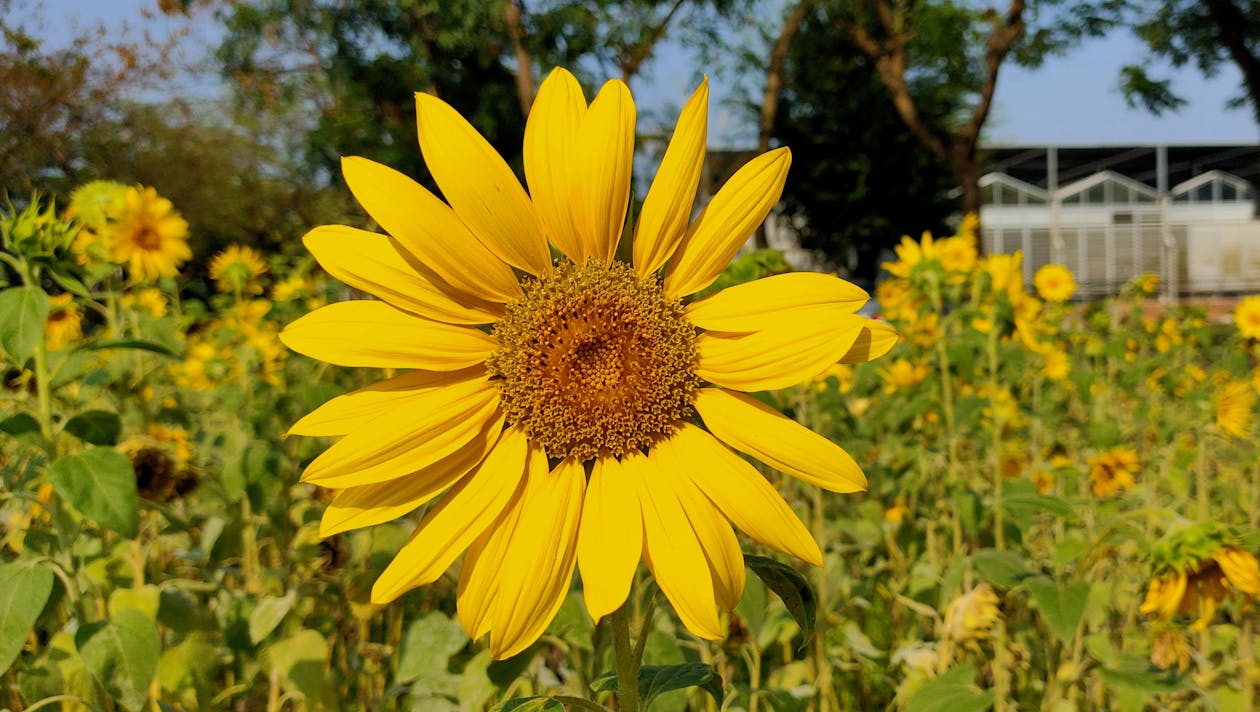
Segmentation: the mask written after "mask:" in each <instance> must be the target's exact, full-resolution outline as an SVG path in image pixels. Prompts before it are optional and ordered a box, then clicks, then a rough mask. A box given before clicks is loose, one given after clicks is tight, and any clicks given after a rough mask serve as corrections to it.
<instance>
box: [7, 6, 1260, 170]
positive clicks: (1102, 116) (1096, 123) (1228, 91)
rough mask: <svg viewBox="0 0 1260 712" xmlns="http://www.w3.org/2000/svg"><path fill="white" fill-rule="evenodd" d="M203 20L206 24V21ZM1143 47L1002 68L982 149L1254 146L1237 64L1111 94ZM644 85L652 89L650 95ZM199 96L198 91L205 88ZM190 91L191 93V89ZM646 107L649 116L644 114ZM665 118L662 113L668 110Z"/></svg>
mask: <svg viewBox="0 0 1260 712" xmlns="http://www.w3.org/2000/svg"><path fill="white" fill-rule="evenodd" d="M15 1H16V3H17V4H18V5H19V6H21V5H25V6H26V7H36V8H40V9H39V10H37V11H36V12H37V13H38V15H39V21H38V22H37V23H36V25H35V26H34V27H33V28H32V29H33V30H34V31H35V32H37V33H38V34H40V35H42V36H44V37H47V38H49V39H50V40H51V41H53V42H56V41H58V40H59V39H64V38H65V37H66V36H68V32H67V30H66V29H65V28H67V27H76V26H77V27H78V28H81V29H86V28H91V27H93V26H95V25H96V24H98V23H102V24H104V25H105V26H107V27H110V28H116V27H119V26H120V25H122V24H123V23H126V24H127V25H128V26H130V27H131V28H132V29H133V30H140V29H143V28H147V27H157V28H161V27H162V26H164V25H168V24H169V23H167V22H164V21H163V20H162V19H161V18H158V19H148V20H146V19H144V18H143V17H142V14H141V11H142V9H143V8H152V7H154V6H155V5H156V2H155V1H154V0H43V1H42V2H40V0H15ZM203 21H204V22H209V18H208V17H204V18H203ZM197 29H198V31H197V32H196V35H197V36H199V37H200V38H201V39H202V40H203V42H205V43H208V42H210V40H209V39H207V38H211V37H213V28H211V27H208V26H206V27H201V28H197ZM676 57H678V55H677V54H676V53H671V52H668V51H666V52H664V53H662V55H661V57H660V59H659V60H658V61H656V62H654V63H652V64H651V65H649V66H648V67H647V70H648V71H649V72H650V74H649V75H647V76H645V77H644V79H643V81H640V82H637V83H636V87H635V89H636V91H637V92H638V94H639V98H640V103H644V102H645V100H646V101H647V102H651V103H659V104H661V105H663V106H668V107H677V106H680V105H681V104H682V102H683V101H684V100H685V98H686V95H687V94H688V93H689V92H690V90H691V88H692V87H690V86H688V84H689V82H690V77H689V76H688V75H689V74H690V68H688V69H687V70H686V71H684V70H681V69H678V68H675V67H676V64H677V63H681V62H682V61H683V60H682V59H681V58H678V59H676ZM1141 59H1142V47H1141V45H1140V44H1139V43H1138V42H1137V41H1136V40H1134V39H1133V38H1132V37H1131V36H1130V35H1129V34H1128V33H1127V32H1126V31H1123V30H1120V31H1117V32H1115V33H1113V34H1112V36H1109V37H1107V38H1105V39H1097V40H1092V41H1089V42H1087V43H1085V44H1084V45H1082V46H1081V47H1079V48H1078V49H1076V50H1075V51H1073V52H1072V53H1070V54H1068V55H1067V56H1064V57H1056V58H1051V59H1050V60H1049V61H1047V62H1046V64H1045V65H1044V66H1042V67H1040V68H1038V69H1036V70H1026V69H1022V68H1019V67H1014V66H1008V67H1005V68H1003V73H1002V74H1001V75H1000V79H999V84H998V90H997V94H996V105H995V107H994V111H993V115H992V118H991V119H990V122H989V125H988V127H987V133H986V138H987V141H986V142H987V143H990V144H994V143H1000V144H1014V143H1053V144H1090V143H1148V142H1166V143H1200V142H1204V143H1207V142H1211V143H1217V142H1239V143H1249V142H1256V141H1260V127H1257V126H1256V124H1255V123H1254V122H1253V121H1252V119H1251V118H1250V116H1249V114H1248V112H1247V111H1246V110H1227V109H1226V108H1225V103H1226V102H1227V101H1228V100H1229V98H1230V97H1232V96H1234V95H1235V94H1237V93H1238V87H1239V76H1240V75H1239V73H1238V71H1237V69H1235V68H1234V67H1233V65H1229V66H1227V67H1226V68H1225V69H1224V71H1222V72H1221V73H1220V74H1219V75H1218V76H1216V77H1214V78H1210V79H1204V78H1203V77H1202V76H1200V75H1199V74H1198V72H1197V71H1195V70H1194V69H1192V68H1189V69H1185V70H1183V71H1179V72H1176V73H1172V76H1173V78H1174V88H1175V90H1176V91H1178V92H1180V93H1182V94H1184V95H1185V96H1186V98H1187V99H1189V102H1190V103H1189V105H1188V106H1186V107H1185V108H1183V109H1182V110H1181V111H1180V112H1178V113H1176V114H1168V115H1165V116H1161V117H1156V116H1152V115H1151V114H1149V113H1147V112H1145V111H1144V110H1142V109H1132V108H1129V107H1128V106H1126V105H1125V103H1124V99H1123V98H1122V97H1121V96H1120V94H1119V92H1118V91H1117V88H1116V87H1117V84H1118V78H1117V72H1118V67H1119V66H1121V65H1123V64H1129V63H1134V62H1139V61H1140V60H1141ZM646 82H651V84H652V86H651V90H650V91H646V89H647V87H646V86H645V83H646ZM710 83H711V87H712V94H713V97H714V101H713V106H714V115H713V116H712V118H711V121H710V125H711V127H712V130H713V132H714V134H715V135H714V136H713V137H712V143H714V144H726V145H729V144H738V143H742V142H744V139H745V137H748V136H755V134H754V133H753V131H754V129H753V127H752V126H751V125H750V124H749V123H748V122H747V121H745V120H743V119H741V118H740V117H739V116H738V115H736V114H734V113H732V112H730V111H729V110H723V109H721V108H720V102H721V99H722V97H723V96H726V95H729V94H730V93H731V90H732V88H731V87H729V86H724V85H723V82H722V80H721V78H720V77H717V76H711V77H710ZM202 90H204V87H203V88H202ZM190 91H193V88H191V87H190ZM642 108H643V109H646V110H649V111H650V109H651V107H650V106H644V107H642ZM666 110H667V111H668V109H666Z"/></svg>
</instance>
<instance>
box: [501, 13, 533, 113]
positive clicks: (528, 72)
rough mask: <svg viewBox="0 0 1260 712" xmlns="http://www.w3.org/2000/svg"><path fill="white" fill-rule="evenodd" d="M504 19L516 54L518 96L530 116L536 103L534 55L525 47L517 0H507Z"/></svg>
mask: <svg viewBox="0 0 1260 712" xmlns="http://www.w3.org/2000/svg"><path fill="white" fill-rule="evenodd" d="M503 21H504V22H505V23H507V30H508V36H509V37H510V38H511V39H512V54H514V55H515V56H516V96H517V99H518V100H519V101H520V102H521V113H522V114H524V115H525V116H529V109H530V107H532V106H533V105H534V92H535V88H534V57H533V55H531V54H530V53H529V50H528V49H527V48H526V47H525V26H524V25H523V24H522V22H521V6H520V5H518V4H517V2H516V0H507V2H506V3H505V4H504V6H503Z"/></svg>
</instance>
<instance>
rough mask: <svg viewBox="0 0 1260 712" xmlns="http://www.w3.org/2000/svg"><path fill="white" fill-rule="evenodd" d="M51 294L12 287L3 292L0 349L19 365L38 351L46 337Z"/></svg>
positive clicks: (0, 313) (35, 289) (38, 290)
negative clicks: (45, 320)
mask: <svg viewBox="0 0 1260 712" xmlns="http://www.w3.org/2000/svg"><path fill="white" fill-rule="evenodd" d="M48 311H49V306H48V295H46V294H44V292H43V290H40V289H37V288H35V287H12V288H9V289H6V290H4V291H3V292H0V346H3V347H4V350H5V351H6V352H8V354H9V357H10V358H12V359H13V360H14V361H16V362H18V363H22V362H24V361H26V359H28V358H30V357H31V354H33V353H34V352H35V345H36V344H38V343H39V342H40V341H41V340H42V339H43V338H44V319H46V318H47V317H48Z"/></svg>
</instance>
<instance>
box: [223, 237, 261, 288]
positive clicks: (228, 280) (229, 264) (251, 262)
mask: <svg viewBox="0 0 1260 712" xmlns="http://www.w3.org/2000/svg"><path fill="white" fill-rule="evenodd" d="M266 272H267V263H266V261H264V260H263V257H262V255H261V254H259V253H258V251H257V250H255V249H253V248H252V247H245V246H243V245H230V246H229V247H228V248H227V249H225V250H223V251H222V252H219V253H218V254H216V255H215V256H214V257H212V258H210V279H213V280H215V286H216V287H218V289H219V291H220V292H249V293H251V294H262V286H260V285H258V284H256V283H255V282H254V280H256V279H258V278H259V277H261V276H262V275H263V274H265V273H266Z"/></svg>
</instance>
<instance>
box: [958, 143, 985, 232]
mask: <svg viewBox="0 0 1260 712" xmlns="http://www.w3.org/2000/svg"><path fill="white" fill-rule="evenodd" d="M949 167H950V168H951V169H953V171H954V180H956V181H958V187H960V188H962V211H963V215H966V214H967V213H975V215H976V249H977V250H979V252H980V254H981V255H983V254H984V240H982V239H981V235H980V227H981V226H980V205H981V194H980V165H979V164H978V163H976V152H975V149H974V148H973V147H971V146H968V145H966V144H954V145H953V146H950V151H949Z"/></svg>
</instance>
